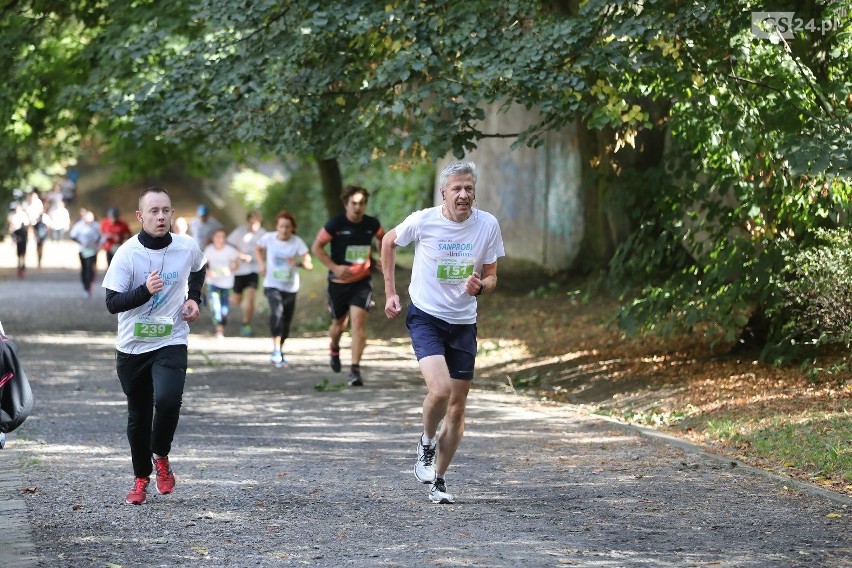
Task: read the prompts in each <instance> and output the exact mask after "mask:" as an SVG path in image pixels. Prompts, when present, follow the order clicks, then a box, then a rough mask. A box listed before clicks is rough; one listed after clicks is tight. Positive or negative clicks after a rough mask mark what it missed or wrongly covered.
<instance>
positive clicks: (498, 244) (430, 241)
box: [395, 205, 506, 324]
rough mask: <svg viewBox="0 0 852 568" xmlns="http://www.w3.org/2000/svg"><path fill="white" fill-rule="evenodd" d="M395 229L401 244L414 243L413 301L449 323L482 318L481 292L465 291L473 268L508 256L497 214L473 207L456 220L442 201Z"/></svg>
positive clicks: (473, 321) (398, 244)
mask: <svg viewBox="0 0 852 568" xmlns="http://www.w3.org/2000/svg"><path fill="white" fill-rule="evenodd" d="M395 230H396V241H395V242H396V244H397V246H401V247H404V246H407V245H408V244H410V243H411V242H414V265H413V266H412V268H411V284H410V285H409V287H408V294H409V296H410V297H411V302H412V303H413V304H414V305H415V306H417V307H418V308H419V309H421V310H423V311H424V312H426V313H427V314H429V315H431V316H435V317H436V318H439V319H442V320H444V321H445V322H447V323H452V324H471V323H476V297H475V296H470V295H468V293H467V292H465V290H464V285H465V282H466V281H467V279H468V277H470V275H471V273H473V272H478V273H479V274H480V275H481V274H482V265H483V264H493V263H495V262H497V259H498V258H499V257H501V256H505V255H506V253H505V251H504V250H503V236H502V235H501V233H500V225H499V224H498V223H497V219H496V218H495V217H494V215H492V214H491V213H487V212H485V211H481V210H479V209H473V213H472V214H471V216H470V217H468V218H467V219H466V220H464V221H463V222H461V223H456V222H453V221H450V220H449V219H447V218H446V217H444V215H443V213H442V212H441V206H440V205H439V206H437V207H430V208H428V209H421V210H420V211H417V212H415V213H412V214H411V215H409V216H408V217H406V218H405V220H404V221H403V222H402V223H400V224H399V225H398V226H397V227H396V229H395Z"/></svg>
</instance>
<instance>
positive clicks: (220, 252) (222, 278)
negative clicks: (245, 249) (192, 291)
mask: <svg viewBox="0 0 852 568" xmlns="http://www.w3.org/2000/svg"><path fill="white" fill-rule="evenodd" d="M204 256H205V258H207V284H210V285H213V286H216V287H217V288H224V289H231V288H233V287H234V271H233V270H231V266H233V265H234V264H235V263H236V262H238V261H239V259H240V252H239V251H238V250H237V249H235V248H234V247H232V246H231V245H229V244H226V245H225V246H223V247H222V248H221V249H217V248H216V247H215V246H214V245H212V244H210V245H207V247H206V248H205V249H204Z"/></svg>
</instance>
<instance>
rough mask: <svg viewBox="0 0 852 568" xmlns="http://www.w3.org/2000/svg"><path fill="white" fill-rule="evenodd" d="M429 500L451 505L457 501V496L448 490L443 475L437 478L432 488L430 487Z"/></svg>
mask: <svg viewBox="0 0 852 568" xmlns="http://www.w3.org/2000/svg"><path fill="white" fill-rule="evenodd" d="M429 500H430V501H432V502H433V503H438V504H439V505H449V504H451V503H455V502H456V498H455V496H454V495H453V494H452V493H449V492H447V483H446V482H445V481H444V478H443V477H436V478H435V482H434V483H432V488H431V489H429Z"/></svg>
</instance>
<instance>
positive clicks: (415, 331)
mask: <svg viewBox="0 0 852 568" xmlns="http://www.w3.org/2000/svg"><path fill="white" fill-rule="evenodd" d="M405 327H407V328H408V333H409V334H410V335H411V345H412V346H413V347H414V355H415V356H416V357H417V360H418V361H419V360H420V359H422V358H423V357H429V356H431V355H442V356H443V357H444V359H445V360H446V362H447V368H448V369H449V370H450V377H452V378H454V379H462V380H466V381H469V380H472V379H473V366H474V364H475V363H476V324H475V323H465V324H453V323H447V322H445V321H444V320H442V319H440V318H436V317H435V316H432V315H429V314H427V313H426V312H424V311H423V310H421V309H419V308H417V306H415V305H414V304H409V306H408V313H407V314H406V316H405Z"/></svg>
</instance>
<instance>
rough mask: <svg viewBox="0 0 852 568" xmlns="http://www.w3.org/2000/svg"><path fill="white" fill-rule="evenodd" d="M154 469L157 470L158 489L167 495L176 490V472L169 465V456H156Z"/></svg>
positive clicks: (161, 493)
mask: <svg viewBox="0 0 852 568" xmlns="http://www.w3.org/2000/svg"><path fill="white" fill-rule="evenodd" d="M154 469H155V470H157V491H159V492H160V495H167V494H169V493H171V492H172V491H174V490H175V474H174V473H172V467H171V466H170V465H169V458H167V457H166V458H154Z"/></svg>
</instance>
